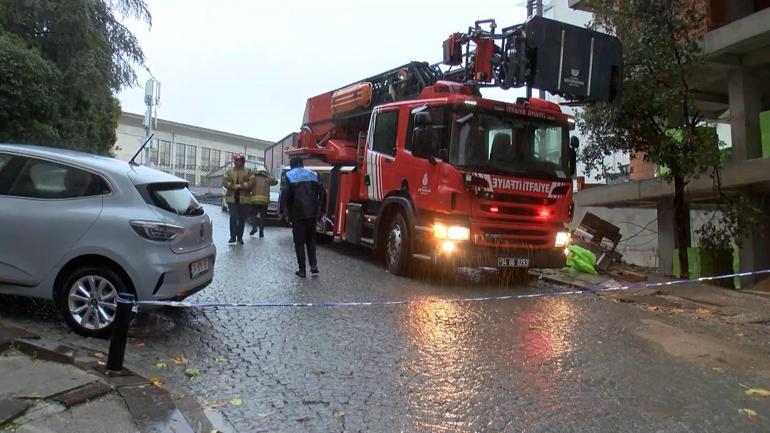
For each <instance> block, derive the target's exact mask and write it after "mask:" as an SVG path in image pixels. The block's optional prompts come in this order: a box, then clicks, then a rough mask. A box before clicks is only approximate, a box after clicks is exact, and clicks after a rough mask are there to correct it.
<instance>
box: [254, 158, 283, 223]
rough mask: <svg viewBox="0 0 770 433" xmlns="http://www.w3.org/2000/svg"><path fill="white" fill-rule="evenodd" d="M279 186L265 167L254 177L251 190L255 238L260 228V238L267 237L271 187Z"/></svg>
mask: <svg viewBox="0 0 770 433" xmlns="http://www.w3.org/2000/svg"><path fill="white" fill-rule="evenodd" d="M276 184H278V180H276V179H275V178H274V177H273V176H270V174H268V172H267V169H266V168H265V166H263V165H260V166H259V167H257V171H256V173H254V175H253V177H252V182H251V185H252V188H251V212H250V218H252V222H251V232H250V233H249V235H250V236H254V234H255V233H257V228H259V237H261V238H263V237H265V217H266V216H267V205H268V203H270V187H271V186H273V185H276Z"/></svg>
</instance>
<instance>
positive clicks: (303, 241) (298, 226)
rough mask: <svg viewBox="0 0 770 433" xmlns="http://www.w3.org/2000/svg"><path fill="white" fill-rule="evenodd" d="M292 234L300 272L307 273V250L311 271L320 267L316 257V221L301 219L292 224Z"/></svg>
mask: <svg viewBox="0 0 770 433" xmlns="http://www.w3.org/2000/svg"><path fill="white" fill-rule="evenodd" d="M291 232H292V234H293V235H294V251H295V252H296V253H297V265H298V266H299V270H300V271H303V272H304V271H305V248H307V259H308V261H309V262H310V269H315V268H316V267H317V266H318V263H317V262H316V257H315V244H316V237H315V236H316V234H315V219H312V218H311V219H301V220H294V221H293V222H292V227H291Z"/></svg>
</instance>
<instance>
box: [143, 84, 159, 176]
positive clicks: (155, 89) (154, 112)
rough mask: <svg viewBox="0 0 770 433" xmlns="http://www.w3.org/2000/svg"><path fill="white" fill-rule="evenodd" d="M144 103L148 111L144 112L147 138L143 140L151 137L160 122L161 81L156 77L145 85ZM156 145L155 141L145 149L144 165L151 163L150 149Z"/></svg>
mask: <svg viewBox="0 0 770 433" xmlns="http://www.w3.org/2000/svg"><path fill="white" fill-rule="evenodd" d="M144 105H146V106H147V111H145V113H144V122H143V126H144V131H145V138H144V139H143V141H146V140H148V139H149V137H150V136H151V135H152V132H153V129H154V128H156V127H157V122H158V106H159V105H160V81H158V80H156V79H155V78H154V77H153V78H150V79H149V80H147V82H146V83H145V85H144ZM153 146H155V143H148V146H147V147H146V148H145V150H144V160H143V163H144V165H151V163H152V161H150V149H152V148H153Z"/></svg>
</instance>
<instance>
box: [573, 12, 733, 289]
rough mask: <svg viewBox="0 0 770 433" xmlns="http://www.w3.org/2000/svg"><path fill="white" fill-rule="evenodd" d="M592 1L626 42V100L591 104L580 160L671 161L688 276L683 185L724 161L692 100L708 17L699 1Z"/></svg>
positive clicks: (602, 25)
mask: <svg viewBox="0 0 770 433" xmlns="http://www.w3.org/2000/svg"><path fill="white" fill-rule="evenodd" d="M615 3H616V2H608V1H606V0H589V4H590V6H591V7H592V8H593V10H594V21H593V22H592V24H591V25H592V26H593V27H594V28H598V29H602V30H605V31H609V32H610V33H614V34H615V35H617V36H618V37H619V38H620V39H621V41H622V43H623V60H624V69H623V74H622V88H623V94H622V100H621V102H620V103H619V104H617V105H609V104H598V105H594V106H590V107H587V108H586V110H585V111H584V112H583V113H582V114H581V115H579V116H578V126H579V127H580V128H581V130H582V131H583V132H584V133H585V134H586V136H587V139H588V145H587V146H585V147H584V149H583V151H582V152H581V159H582V160H583V162H584V163H585V164H586V167H587V169H588V170H589V171H601V169H602V168H603V164H604V158H605V157H606V156H609V155H611V154H613V153H616V152H625V153H629V154H644V157H645V159H646V160H648V161H651V162H654V163H656V164H659V165H660V166H663V167H666V168H667V172H666V173H665V174H664V176H665V177H666V179H667V180H668V181H670V182H673V183H674V197H673V209H674V219H675V227H676V246H677V248H678V249H679V263H680V269H681V270H682V276H683V277H687V275H688V268H687V247H688V246H689V238H690V236H689V221H690V216H689V208H688V206H687V204H686V203H685V196H684V192H685V186H686V185H687V183H688V182H689V181H690V180H691V179H693V178H694V177H696V176H698V175H699V174H701V173H703V172H704V171H705V170H707V169H709V168H712V167H715V166H717V165H718V164H719V149H718V142H717V138H716V135H715V134H713V133H711V132H710V131H708V130H707V129H706V128H703V127H702V126H703V121H704V119H703V116H702V114H701V113H700V112H699V111H698V109H697V108H696V106H695V89H694V79H695V77H696V74H695V73H694V71H696V70H697V69H698V67H699V66H700V64H701V62H702V60H701V58H700V48H699V42H700V37H701V35H702V33H703V23H704V16H703V13H702V12H701V9H702V8H701V7H700V5H701V3H702V2H700V1H697V0H622V1H619V2H617V4H615Z"/></svg>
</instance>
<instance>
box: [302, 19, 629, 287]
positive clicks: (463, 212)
mask: <svg viewBox="0 0 770 433" xmlns="http://www.w3.org/2000/svg"><path fill="white" fill-rule="evenodd" d="M443 51H444V59H443V62H442V63H440V64H434V65H430V64H428V63H422V62H412V63H408V64H406V65H403V66H400V67H398V68H394V69H392V70H389V71H386V72H383V73H381V74H378V75H375V76H373V77H369V78H366V79H364V80H361V81H358V82H356V83H353V84H351V85H348V86H344V87H342V88H339V89H336V90H332V91H329V92H326V93H323V94H320V95H318V96H314V97H311V98H309V99H308V100H307V104H306V108H305V114H304V119H303V124H302V128H301V131H300V132H299V138H298V144H297V146H296V147H294V148H290V149H288V150H287V153H288V154H289V155H292V156H301V157H302V158H303V159H306V160H311V161H315V162H319V161H320V162H321V163H322V165H323V166H322V167H319V166H317V165H318V164H314V163H310V162H306V165H315V167H314V168H315V169H316V171H318V172H319V175H320V177H321V179H322V182H323V183H324V185H325V187H326V191H327V194H328V200H327V208H326V209H324V212H323V218H322V219H321V221H320V222H319V226H318V231H319V235H321V236H325V237H327V238H334V239H336V240H340V241H344V242H349V243H352V244H358V245H362V246H365V247H368V248H371V249H373V250H375V251H377V252H378V253H380V254H382V255H383V256H384V259H385V263H386V265H387V268H388V270H389V271H390V272H392V273H394V274H398V275H404V274H407V273H408V272H409V270H410V268H412V267H413V266H416V265H419V263H421V262H424V263H426V264H432V265H438V266H439V267H440V268H443V269H446V268H447V267H449V268H451V267H456V266H468V267H476V268H497V269H498V270H501V271H503V272H506V271H516V270H518V271H519V272H520V271H521V270H526V269H529V268H554V267H562V266H564V264H565V260H566V255H565V249H566V247H567V246H568V244H569V241H570V235H569V231H568V227H567V224H568V223H569V222H570V221H571V219H572V216H573V210H574V204H573V201H572V177H573V176H574V174H575V169H576V150H577V146H578V143H577V139H576V138H574V137H573V138H572V139H570V137H569V131H570V129H571V128H572V125H573V124H574V122H573V121H572V120H571V118H570V117H569V116H567V115H565V114H564V113H562V111H561V108H560V105H558V104H556V103H553V102H549V101H546V100H542V99H537V98H518V99H517V100H516V102H515V103H509V102H500V101H494V100H490V99H485V98H483V97H482V95H481V93H480V89H481V88H483V87H500V88H503V89H508V88H511V87H523V86H531V87H535V88H538V89H542V90H546V91H549V92H551V93H553V94H558V95H561V96H562V97H564V98H565V99H566V100H568V101H570V102H571V103H574V104H585V103H595V102H602V103H612V102H613V101H616V100H618V98H619V97H620V74H621V68H622V64H621V61H622V60H621V49H620V44H619V42H618V40H617V38H615V37H613V36H610V35H607V34H603V33H599V32H595V31H591V30H588V29H585V28H580V27H576V26H572V25H568V24H564V23H561V22H557V21H553V20H549V19H546V18H542V17H533V18H531V19H530V20H528V21H527V22H526V23H523V24H519V25H516V26H512V27H508V28H503V29H501V30H500V31H497V24H496V23H495V21H494V20H483V21H477V22H476V23H475V24H474V26H472V27H469V28H468V31H467V32H466V33H454V34H452V35H450V36H449V38H448V39H447V40H446V41H444V44H443Z"/></svg>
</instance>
